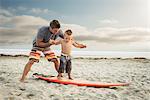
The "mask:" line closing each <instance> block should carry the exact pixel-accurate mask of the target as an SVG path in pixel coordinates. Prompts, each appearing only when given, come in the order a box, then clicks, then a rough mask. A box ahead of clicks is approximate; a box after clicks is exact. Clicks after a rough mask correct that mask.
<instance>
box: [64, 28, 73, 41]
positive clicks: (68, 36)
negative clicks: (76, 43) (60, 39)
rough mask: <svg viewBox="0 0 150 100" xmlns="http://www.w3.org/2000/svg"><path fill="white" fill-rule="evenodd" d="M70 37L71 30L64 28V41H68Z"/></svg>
mask: <svg viewBox="0 0 150 100" xmlns="http://www.w3.org/2000/svg"><path fill="white" fill-rule="evenodd" d="M71 39H72V31H71V30H69V29H68V30H66V31H65V34H64V40H65V41H66V42H69V41H70V40H71Z"/></svg>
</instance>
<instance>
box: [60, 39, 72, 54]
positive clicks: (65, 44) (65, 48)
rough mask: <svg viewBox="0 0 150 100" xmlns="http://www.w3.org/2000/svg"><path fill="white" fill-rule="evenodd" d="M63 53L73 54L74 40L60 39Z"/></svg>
mask: <svg viewBox="0 0 150 100" xmlns="http://www.w3.org/2000/svg"><path fill="white" fill-rule="evenodd" d="M60 44H61V53H63V54H66V55H68V56H71V50H72V44H73V40H70V41H68V42H66V41H65V40H64V39H62V40H60Z"/></svg>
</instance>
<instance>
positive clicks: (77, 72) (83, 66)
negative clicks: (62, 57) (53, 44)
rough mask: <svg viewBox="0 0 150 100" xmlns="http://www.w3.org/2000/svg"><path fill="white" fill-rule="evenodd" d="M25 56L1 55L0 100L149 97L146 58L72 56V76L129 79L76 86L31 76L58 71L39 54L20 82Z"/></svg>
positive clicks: (142, 99)
mask: <svg viewBox="0 0 150 100" xmlns="http://www.w3.org/2000/svg"><path fill="white" fill-rule="evenodd" d="M27 61H28V58H27V57H20V56H19V57H8V56H7V57H4V56H1V57H0V100H149V99H150V60H149V59H73V61H72V63H73V65H72V66H73V70H72V76H73V78H75V79H81V80H90V81H99V82H103V83H119V82H130V85H129V86H121V87H113V88H93V87H78V86H74V85H61V84H56V83H47V82H45V81H42V80H37V79H35V78H34V77H32V74H33V73H42V74H46V75H57V73H56V71H55V70H54V67H53V63H50V62H48V61H46V59H44V58H41V60H40V62H39V63H35V64H34V65H33V67H32V69H31V71H30V73H29V74H28V77H27V80H26V83H20V82H19V78H20V77H21V75H22V71H23V69H24V65H25V64H26V63H27Z"/></svg>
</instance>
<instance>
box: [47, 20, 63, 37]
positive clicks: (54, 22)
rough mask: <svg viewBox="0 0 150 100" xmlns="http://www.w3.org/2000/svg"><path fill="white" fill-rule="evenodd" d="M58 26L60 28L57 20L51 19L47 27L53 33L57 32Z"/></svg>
mask: <svg viewBox="0 0 150 100" xmlns="http://www.w3.org/2000/svg"><path fill="white" fill-rule="evenodd" d="M59 28H60V23H59V21H58V20H52V21H51V22H50V26H49V29H50V31H51V32H52V33H53V34H55V33H57V32H58V30H59Z"/></svg>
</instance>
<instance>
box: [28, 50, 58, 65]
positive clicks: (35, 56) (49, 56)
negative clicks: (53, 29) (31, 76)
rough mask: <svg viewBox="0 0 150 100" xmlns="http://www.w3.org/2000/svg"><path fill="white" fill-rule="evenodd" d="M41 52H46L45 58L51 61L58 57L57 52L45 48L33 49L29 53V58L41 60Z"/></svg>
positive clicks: (36, 60)
mask: <svg viewBox="0 0 150 100" xmlns="http://www.w3.org/2000/svg"><path fill="white" fill-rule="evenodd" d="M41 53H43V54H44V56H45V58H46V59H47V60H48V61H51V60H52V59H54V58H57V56H56V55H55V53H54V52H53V51H51V50H45V51H39V50H31V52H30V54H29V60H30V59H34V61H35V62H39V59H40V57H41Z"/></svg>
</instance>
